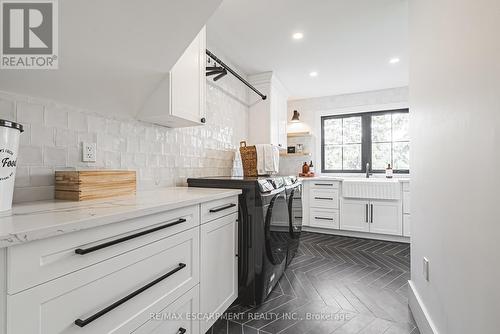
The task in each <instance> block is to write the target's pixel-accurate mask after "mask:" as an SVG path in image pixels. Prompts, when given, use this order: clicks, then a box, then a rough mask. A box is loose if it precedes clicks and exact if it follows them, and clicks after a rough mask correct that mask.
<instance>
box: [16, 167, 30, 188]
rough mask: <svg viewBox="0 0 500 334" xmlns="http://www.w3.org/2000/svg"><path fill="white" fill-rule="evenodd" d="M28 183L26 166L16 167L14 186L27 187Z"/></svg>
mask: <svg viewBox="0 0 500 334" xmlns="http://www.w3.org/2000/svg"><path fill="white" fill-rule="evenodd" d="M29 185H30V170H29V168H28V167H17V168H16V182H15V187H16V188H20V187H28V186H29Z"/></svg>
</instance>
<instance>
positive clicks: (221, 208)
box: [209, 203, 236, 213]
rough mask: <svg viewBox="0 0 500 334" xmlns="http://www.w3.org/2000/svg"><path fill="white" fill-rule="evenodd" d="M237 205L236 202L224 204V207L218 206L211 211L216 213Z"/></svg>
mask: <svg viewBox="0 0 500 334" xmlns="http://www.w3.org/2000/svg"><path fill="white" fill-rule="evenodd" d="M235 206H236V204H234V203H231V204H228V205H226V206H223V207H220V208H217V209H210V210H209V212H210V213H215V212H219V211H223V210H227V209H230V208H232V207H235Z"/></svg>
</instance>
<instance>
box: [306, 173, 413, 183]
mask: <svg viewBox="0 0 500 334" xmlns="http://www.w3.org/2000/svg"><path fill="white" fill-rule="evenodd" d="M363 178H364V176H323V175H319V176H314V177H299V179H300V180H302V181H344V180H361V179H363ZM368 180H380V181H385V180H390V181H399V182H410V178H408V177H393V178H392V179H386V178H385V177H382V176H373V175H372V176H370V178H369V179H368Z"/></svg>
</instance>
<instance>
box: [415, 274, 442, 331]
mask: <svg viewBox="0 0 500 334" xmlns="http://www.w3.org/2000/svg"><path fill="white" fill-rule="evenodd" d="M408 283H409V285H410V294H409V296H408V305H409V306H410V310H411V313H412V314H413V318H414V319H415V322H416V323H417V326H418V329H419V330H420V333H421V334H439V332H438V331H437V329H436V326H435V325H434V322H433V321H432V319H431V317H430V315H429V312H428V311H427V308H426V307H425V305H424V303H423V302H422V299H421V298H420V295H419V294H418V291H417V289H416V288H415V285H414V284H413V282H412V281H408Z"/></svg>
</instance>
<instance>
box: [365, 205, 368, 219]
mask: <svg viewBox="0 0 500 334" xmlns="http://www.w3.org/2000/svg"><path fill="white" fill-rule="evenodd" d="M365 208H366V210H365V222H367V223H368V204H365Z"/></svg>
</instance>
